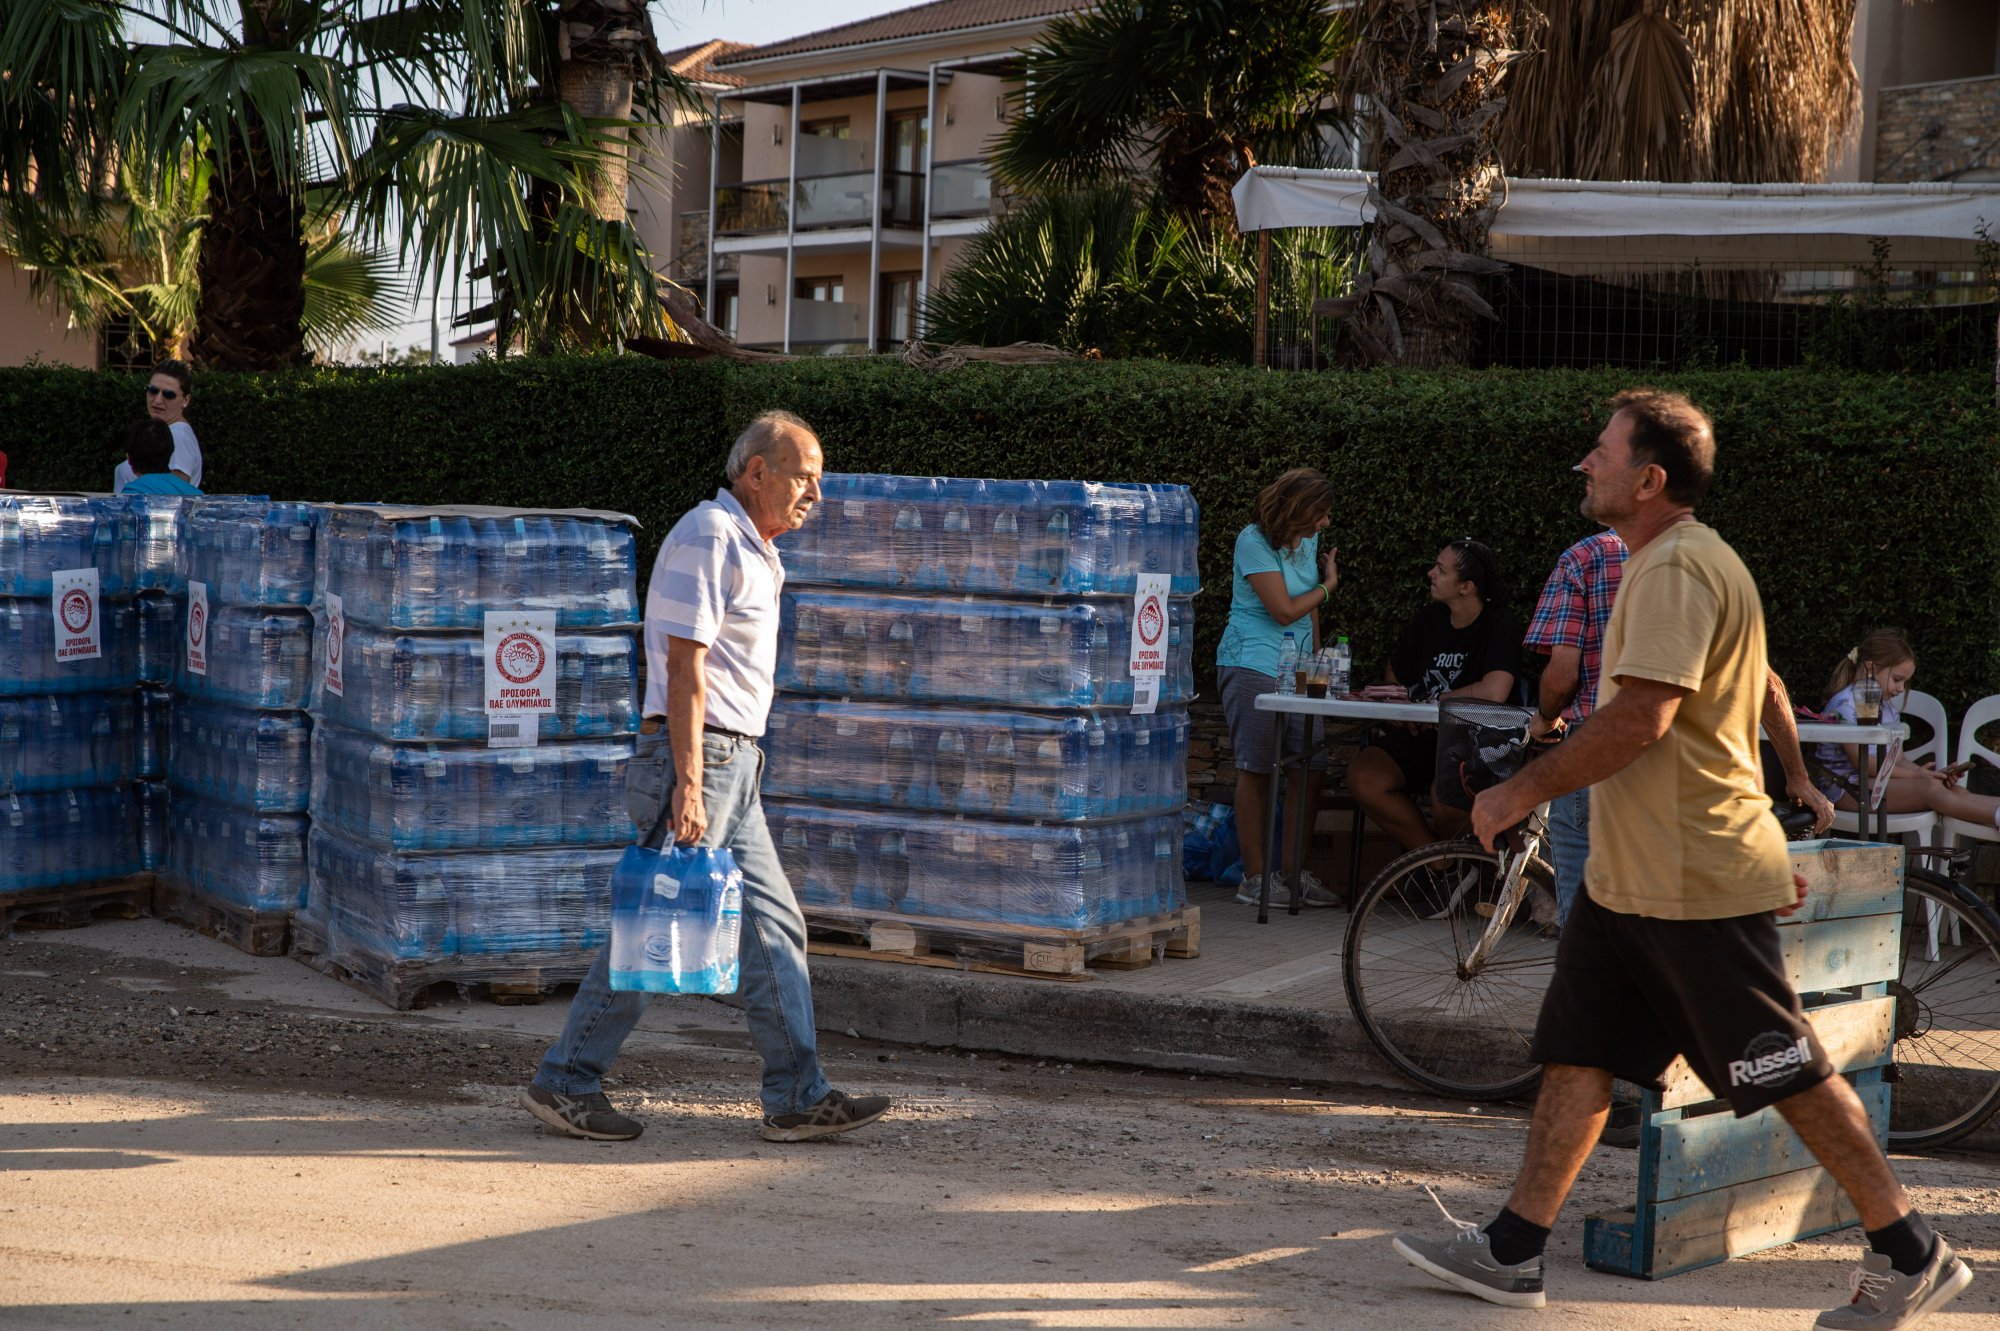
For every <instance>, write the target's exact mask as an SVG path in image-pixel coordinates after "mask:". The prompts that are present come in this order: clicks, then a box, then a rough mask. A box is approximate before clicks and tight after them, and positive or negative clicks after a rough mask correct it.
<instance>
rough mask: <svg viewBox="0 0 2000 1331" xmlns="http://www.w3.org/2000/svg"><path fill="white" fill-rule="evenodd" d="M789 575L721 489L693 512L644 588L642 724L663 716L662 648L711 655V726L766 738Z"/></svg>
mask: <svg viewBox="0 0 2000 1331" xmlns="http://www.w3.org/2000/svg"><path fill="white" fill-rule="evenodd" d="M784 585H785V567H784V565H783V564H782V563H780V562H779V560H778V552H777V550H776V548H774V547H773V546H772V545H771V543H770V542H769V541H766V540H765V539H764V538H763V537H762V536H759V535H758V534H757V529H756V528H755V527H753V526H751V525H750V515H749V514H748V513H746V512H744V511H743V505H742V504H740V503H738V502H737V499H736V496H735V495H733V494H731V493H730V492H729V491H727V490H717V491H716V492H715V498H713V499H711V500H708V501H706V502H705V503H701V504H697V505H695V507H694V508H692V509H690V510H689V511H688V512H687V514H686V515H685V516H683V517H682V518H681V520H680V521H679V522H676V523H675V524H674V529H673V530H672V531H670V532H668V533H667V539H666V541H665V542H664V543H662V544H661V546H660V554H659V558H657V559H656V560H654V561H653V580H652V582H651V584H650V585H649V586H648V587H647V588H646V709H645V712H646V715H647V716H665V715H666V714H667V639H668V638H689V639H692V640H693V641H695V642H698V643H700V644H701V645H702V646H704V647H706V648H708V657H707V669H706V671H705V676H706V681H707V685H708V689H707V712H706V715H705V717H704V718H703V719H704V721H705V723H706V724H708V725H711V726H719V727H721V728H722V729H724V730H733V731H736V732H737V733H738V734H742V735H762V734H763V733H764V723H765V721H766V720H767V719H768V718H769V716H770V715H771V694H772V692H773V683H772V680H773V676H774V674H775V672H776V670H777V666H778V593H779V591H780V590H781V589H782V588H783V587H784Z"/></svg>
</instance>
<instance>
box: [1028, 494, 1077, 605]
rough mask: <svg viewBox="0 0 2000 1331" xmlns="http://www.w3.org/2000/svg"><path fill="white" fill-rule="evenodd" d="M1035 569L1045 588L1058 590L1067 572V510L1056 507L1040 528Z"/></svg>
mask: <svg viewBox="0 0 2000 1331" xmlns="http://www.w3.org/2000/svg"><path fill="white" fill-rule="evenodd" d="M1035 568H1036V571H1037V572H1039V573H1040V574H1041V575H1042V578H1043V579H1044V582H1045V588H1046V589H1047V590H1051V591H1053V590H1058V589H1060V588H1061V587H1062V585H1063V579H1064V578H1065V577H1066V576H1067V575H1068V573H1069V510H1068V509H1066V508H1057V509H1056V511H1055V512H1053V513H1051V514H1050V515H1049V520H1048V524H1047V525H1046V526H1044V527H1043V528H1042V550H1041V557H1040V558H1039V559H1038V560H1037V561H1036V565H1035Z"/></svg>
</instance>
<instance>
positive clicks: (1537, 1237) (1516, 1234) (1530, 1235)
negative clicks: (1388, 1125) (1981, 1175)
mask: <svg viewBox="0 0 2000 1331" xmlns="http://www.w3.org/2000/svg"><path fill="white" fill-rule="evenodd" d="M1917 1223H1918V1224H1922V1223H1923V1222H1922V1221H1921V1220H1920V1221H1918V1222H1917ZM1925 1232H1926V1233H1928V1232H1929V1231H1925ZM1869 1237H1870V1238H1873V1237H1874V1235H1872V1234H1871V1235H1869ZM1548 1242H1549V1231H1548V1227H1547V1226H1546V1225H1536V1224H1531V1223H1529V1222H1528V1221H1526V1220H1523V1219H1522V1218H1521V1217H1520V1216H1517V1215H1515V1214H1514V1213H1513V1212H1512V1211H1510V1210H1508V1209H1507V1208H1506V1207H1504V1206H1503V1207H1501V1208H1500V1214H1499V1215H1496V1216H1494V1217H1493V1220H1492V1222H1491V1223H1489V1224H1488V1225H1487V1226H1486V1246H1487V1249H1488V1250H1489V1251H1490V1252H1492V1254H1493V1260H1494V1261H1496V1262H1498V1263H1500V1265H1502V1266H1516V1265H1519V1264H1520V1263H1522V1262H1525V1261H1527V1260H1528V1259H1529V1258H1530V1257H1540V1256H1541V1255H1542V1249H1543V1248H1545V1247H1547V1246H1548ZM1899 1269H1900V1268H1899Z"/></svg>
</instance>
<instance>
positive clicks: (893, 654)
mask: <svg viewBox="0 0 2000 1331" xmlns="http://www.w3.org/2000/svg"><path fill="white" fill-rule="evenodd" d="M916 669H917V644H916V630H915V628H913V627H912V626H911V623H910V621H909V620H908V619H898V620H896V621H895V622H894V623H892V624H890V625H889V684H890V687H891V688H893V689H894V690H895V695H896V696H897V697H898V698H907V697H909V696H910V683H911V680H912V679H913V678H914V677H915V675H916Z"/></svg>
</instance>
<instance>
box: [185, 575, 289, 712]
mask: <svg viewBox="0 0 2000 1331" xmlns="http://www.w3.org/2000/svg"><path fill="white" fill-rule="evenodd" d="M192 614H193V611H192V610H188V609H185V608H184V609H183V610H182V612H181V622H182V623H183V624H184V625H188V627H187V628H186V630H185V633H186V634H188V635H191V634H192V633H193V631H194V627H193V625H191V624H188V620H189V617H190V616H191V615H192ZM207 617H208V625H207V634H208V643H207V652H206V657H207V659H206V661H205V662H204V663H203V665H202V668H201V669H196V668H195V664H194V661H193V660H192V659H191V658H190V656H189V654H188V653H187V652H185V651H183V652H181V653H180V654H179V659H178V660H177V662H176V664H175V667H174V690H175V692H177V693H178V694H180V695H181V696H182V697H186V698H201V699H205V700H207V701H209V702H219V703H228V704H229V705H230V706H233V707H264V708H291V709H294V710H302V709H304V707H305V706H306V703H307V701H308V699H309V698H310V696H311V692H312V688H311V684H312V679H311V671H312V660H313V617H312V614H311V612H309V611H306V610H285V609H274V608H269V607H265V606H256V605H229V604H226V603H222V602H216V601H211V602H209V603H208V608H207Z"/></svg>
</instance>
